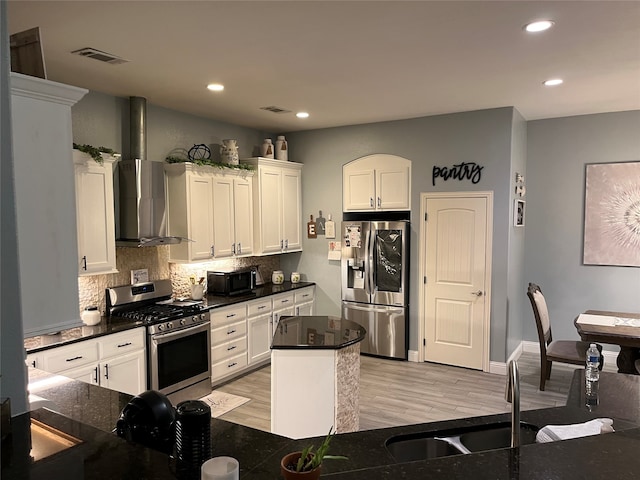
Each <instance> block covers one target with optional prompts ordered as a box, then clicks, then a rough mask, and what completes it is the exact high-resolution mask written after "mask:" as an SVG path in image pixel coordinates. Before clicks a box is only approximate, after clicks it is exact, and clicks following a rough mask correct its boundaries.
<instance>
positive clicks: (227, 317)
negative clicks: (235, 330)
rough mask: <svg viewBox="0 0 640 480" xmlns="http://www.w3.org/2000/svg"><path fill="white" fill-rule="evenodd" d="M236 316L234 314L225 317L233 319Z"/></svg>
mask: <svg viewBox="0 0 640 480" xmlns="http://www.w3.org/2000/svg"><path fill="white" fill-rule="evenodd" d="M235 316H236V314H235V313H230V314H229V315H227V318H231V317H235Z"/></svg>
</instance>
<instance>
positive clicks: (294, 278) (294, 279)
mask: <svg viewBox="0 0 640 480" xmlns="http://www.w3.org/2000/svg"><path fill="white" fill-rule="evenodd" d="M291 283H300V272H291Z"/></svg>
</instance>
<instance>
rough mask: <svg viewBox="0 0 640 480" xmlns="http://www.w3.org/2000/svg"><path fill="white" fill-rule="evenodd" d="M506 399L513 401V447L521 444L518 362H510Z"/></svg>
mask: <svg viewBox="0 0 640 480" xmlns="http://www.w3.org/2000/svg"><path fill="white" fill-rule="evenodd" d="M507 376H508V379H507V387H506V389H505V392H504V399H505V400H506V401H507V402H509V403H511V447H512V448H513V447H519V446H520V373H519V371H518V362H516V361H515V360H511V361H510V362H509V371H508V372H507Z"/></svg>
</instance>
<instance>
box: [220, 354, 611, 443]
mask: <svg viewBox="0 0 640 480" xmlns="http://www.w3.org/2000/svg"><path fill="white" fill-rule="evenodd" d="M609 363H611V362H609ZM518 366H519V370H520V408H521V410H533V409H538V408H546V407H556V406H564V405H565V402H566V399H567V393H568V390H569V385H570V383H571V378H572V376H573V371H574V369H575V368H577V367H573V366H572V365H564V364H560V363H554V364H553V369H552V372H551V379H550V380H548V381H547V383H546V385H545V388H546V389H545V391H544V392H541V391H539V390H538V385H539V381H540V360H539V356H538V355H537V354H533V353H523V355H522V356H521V357H520V359H519V360H518ZM605 371H612V372H615V371H616V367H615V365H607V366H605ZM505 381H506V377H504V376H502V375H495V374H491V373H484V372H479V371H477V370H469V369H466V368H458V367H451V366H448V365H439V364H436V363H415V362H399V361H394V360H384V359H378V358H373V357H367V356H362V357H361V370H360V430H370V429H374V428H383V427H392V426H399V425H408V424H413V423H425V422H434V421H439V420H451V419H455V418H462V417H473V416H480V415H490V414H495V413H503V412H509V411H510V410H511V407H510V405H509V404H508V403H507V402H506V401H505V400H504V390H505ZM270 382H271V370H270V367H269V366H267V367H264V368H262V369H260V370H257V371H255V372H252V373H250V374H248V375H246V376H244V377H241V378H239V379H237V380H234V381H233V382H230V383H228V384H225V385H223V386H221V387H218V390H221V391H223V392H227V393H233V394H236V395H241V396H243V397H248V398H250V399H251V401H250V402H247V403H245V404H244V405H242V406H241V407H238V408H236V409H234V410H232V411H231V412H229V413H226V414H225V415H223V416H222V417H220V418H222V419H224V420H228V421H230V422H234V423H238V424H241V425H246V426H248V427H253V428H257V429H259V430H264V431H269V430H270V423H271V383H270Z"/></svg>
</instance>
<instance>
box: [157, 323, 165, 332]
mask: <svg viewBox="0 0 640 480" xmlns="http://www.w3.org/2000/svg"><path fill="white" fill-rule="evenodd" d="M162 330H164V325H162V324H160V325H158V331H160V332H161V331H162Z"/></svg>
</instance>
